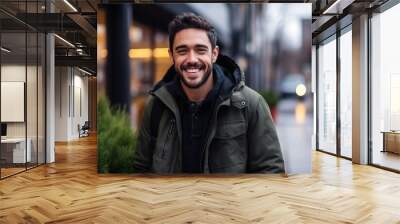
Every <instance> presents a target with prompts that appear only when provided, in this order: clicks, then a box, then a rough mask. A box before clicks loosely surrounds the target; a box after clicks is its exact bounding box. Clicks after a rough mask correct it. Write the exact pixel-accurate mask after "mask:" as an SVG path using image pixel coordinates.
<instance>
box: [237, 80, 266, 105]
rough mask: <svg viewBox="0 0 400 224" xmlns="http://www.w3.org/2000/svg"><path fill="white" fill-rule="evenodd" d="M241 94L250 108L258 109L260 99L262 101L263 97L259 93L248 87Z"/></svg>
mask: <svg viewBox="0 0 400 224" xmlns="http://www.w3.org/2000/svg"><path fill="white" fill-rule="evenodd" d="M239 92H240V94H241V95H242V96H243V98H244V99H245V101H247V103H248V106H249V107H256V106H257V105H258V103H259V101H260V99H262V96H261V95H260V94H259V93H258V92H257V91H255V90H254V89H252V88H250V87H248V86H246V85H245V86H243V88H241V90H240V91H239Z"/></svg>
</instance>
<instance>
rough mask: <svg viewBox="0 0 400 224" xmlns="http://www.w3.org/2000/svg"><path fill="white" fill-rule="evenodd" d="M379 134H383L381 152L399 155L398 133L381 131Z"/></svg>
mask: <svg viewBox="0 0 400 224" xmlns="http://www.w3.org/2000/svg"><path fill="white" fill-rule="evenodd" d="M381 133H383V150H382V152H392V153H396V154H400V131H382V132H381Z"/></svg>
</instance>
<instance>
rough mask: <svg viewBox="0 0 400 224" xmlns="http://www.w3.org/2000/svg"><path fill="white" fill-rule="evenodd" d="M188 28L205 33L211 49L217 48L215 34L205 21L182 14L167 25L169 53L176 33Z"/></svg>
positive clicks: (201, 18)
mask: <svg viewBox="0 0 400 224" xmlns="http://www.w3.org/2000/svg"><path fill="white" fill-rule="evenodd" d="M189 28H196V29H201V30H204V31H206V32H207V36H208V39H209V40H210V42H211V46H212V48H213V49H214V48H215V46H217V32H216V30H215V28H214V27H213V26H212V25H211V24H210V23H209V22H208V21H207V20H206V19H204V18H203V17H201V16H198V15H195V14H193V13H183V14H180V15H177V16H176V17H175V18H174V19H173V20H172V21H171V22H170V23H169V25H168V32H169V49H170V50H171V51H172V46H173V43H174V39H175V35H176V33H178V32H179V31H181V30H184V29H189Z"/></svg>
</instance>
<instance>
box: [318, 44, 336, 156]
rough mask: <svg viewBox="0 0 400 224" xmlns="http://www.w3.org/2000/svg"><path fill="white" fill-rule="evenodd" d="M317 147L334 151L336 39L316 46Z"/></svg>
mask: <svg viewBox="0 0 400 224" xmlns="http://www.w3.org/2000/svg"><path fill="white" fill-rule="evenodd" d="M318 88H319V91H318V147H319V149H321V150H324V151H327V152H330V153H336V39H334V40H332V41H330V42H328V43H326V44H323V45H320V46H319V48H318Z"/></svg>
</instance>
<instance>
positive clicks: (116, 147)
mask: <svg viewBox="0 0 400 224" xmlns="http://www.w3.org/2000/svg"><path fill="white" fill-rule="evenodd" d="M97 110H98V122H97V124H98V132H97V133H98V135H97V150H98V151H97V153H98V172H99V173H132V172H134V170H133V160H134V153H135V149H136V141H137V135H136V134H135V133H134V132H133V131H132V128H131V127H130V120H129V115H128V114H127V113H126V112H125V111H124V110H122V109H119V108H113V107H111V106H110V103H109V102H108V100H107V99H106V98H105V97H101V98H100V99H99V101H98V104H97Z"/></svg>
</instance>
